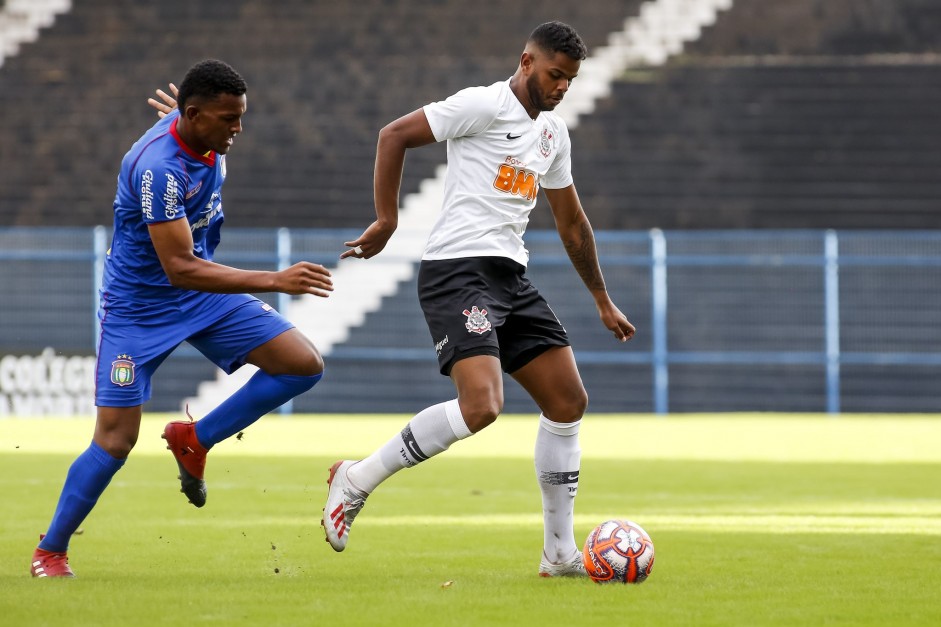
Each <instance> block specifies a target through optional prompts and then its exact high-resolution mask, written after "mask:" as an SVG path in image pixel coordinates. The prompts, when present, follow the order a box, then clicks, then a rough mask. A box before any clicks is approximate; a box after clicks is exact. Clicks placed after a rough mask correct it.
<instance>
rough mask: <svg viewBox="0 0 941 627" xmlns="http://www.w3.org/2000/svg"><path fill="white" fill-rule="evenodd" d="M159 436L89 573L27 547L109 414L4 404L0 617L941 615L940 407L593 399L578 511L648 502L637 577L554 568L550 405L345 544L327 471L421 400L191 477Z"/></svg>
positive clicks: (629, 510)
mask: <svg viewBox="0 0 941 627" xmlns="http://www.w3.org/2000/svg"><path fill="white" fill-rule="evenodd" d="M166 420H167V417H166V416H152V417H148V418H147V419H145V422H144V425H143V427H142V430H141V439H140V442H139V443H138V447H137V449H135V451H134V453H133V454H132V455H131V458H130V460H129V461H128V463H127V464H126V465H125V467H124V469H123V470H121V472H120V473H119V474H118V475H117V476H116V477H115V480H114V481H113V482H112V484H111V486H110V487H109V488H108V490H107V491H106V492H105V494H104V496H103V497H102V500H101V501H100V503H99V505H98V507H97V508H96V509H95V511H93V512H92V514H91V515H90V516H89V518H88V519H87V520H86V521H85V523H84V524H83V526H82V527H83V529H82V531H83V533H82V534H81V535H76V536H75V537H74V538H73V540H72V544H71V548H70V558H71V564H72V567H73V569H74V570H75V571H76V573H77V575H78V578H77V579H75V580H36V579H32V578H30V576H29V574H28V564H29V558H30V555H31V553H32V550H33V548H34V546H35V544H36V541H37V539H38V536H37V534H38V533H39V532H40V531H44V530H45V528H46V526H47V525H48V522H49V517H50V516H51V513H52V510H53V509H54V507H55V501H56V499H57V497H58V493H59V490H60V488H61V486H62V481H63V479H64V477H65V473H66V471H67V469H68V466H69V464H70V463H71V461H72V460H73V459H74V457H75V456H76V455H77V454H78V453H79V452H80V451H81V450H83V449H84V447H85V446H86V445H87V443H88V441H89V440H90V437H91V431H92V422H91V421H90V420H8V419H4V420H0V484H2V491H0V493H2V509H0V624H3V625H11V626H19V625H57V626H60V625H183V624H187V625H188V624H218V625H343V626H347V625H594V626H606V625H615V624H625V623H627V624H630V623H635V622H637V623H641V624H645V625H695V626H700V625H723V626H725V625H748V626H753V625H880V626H885V625H906V626H908V625H933V626H934V625H938V624H941V417H938V416H934V417H931V416H915V417H913V416H863V417H849V416H844V417H840V418H830V417H824V416H778V415H750V416H745V415H732V416H718V415H704V416H671V417H669V418H655V417H646V416H626V417H625V416H622V417H615V416H600V415H594V416H589V417H588V418H587V419H586V420H585V421H584V423H583V426H582V435H581V443H582V450H583V460H582V474H581V484H580V489H579V496H578V501H577V505H576V527H577V528H576V532H577V536H578V537H579V538H580V539H581V538H584V537H585V536H586V535H587V534H588V531H589V530H590V529H591V528H592V527H593V526H594V525H595V524H597V523H599V522H601V521H603V520H605V519H607V518H614V517H623V518H630V519H632V520H634V521H636V522H638V523H640V524H641V525H643V526H644V528H645V529H646V530H647V531H648V532H649V533H650V535H651V536H652V537H653V540H654V543H655V546H656V551H657V559H656V565H655V568H654V571H653V573H652V575H651V577H650V579H649V580H648V581H647V582H646V583H644V584H642V585H639V586H624V585H607V586H600V585H596V584H593V583H592V582H590V581H588V580H555V579H542V578H539V577H537V576H536V571H537V568H538V562H539V555H540V549H541V546H542V527H541V525H542V522H541V514H540V511H541V509H540V501H539V491H538V488H537V485H536V480H535V477H534V472H533V464H532V448H533V443H534V440H535V430H536V420H535V417H532V416H525V417H518V416H504V417H503V418H501V419H500V420H499V421H498V422H497V423H496V424H495V425H494V426H492V427H491V428H489V429H488V430H486V431H484V432H483V433H481V434H479V435H478V436H476V437H474V438H471V439H469V440H465V441H463V442H459V443H458V444H456V445H455V446H454V447H452V449H451V450H450V451H449V452H448V453H446V454H444V455H443V456H441V457H439V458H436V459H434V460H431V461H429V462H426V463H425V464H423V465H422V466H419V467H418V468H415V469H411V470H407V471H404V472H401V473H399V474H398V475H396V476H395V477H394V478H392V479H391V480H390V481H389V482H387V483H386V484H385V485H383V486H382V487H381V488H380V489H379V490H378V491H377V492H376V493H375V494H373V495H372V496H371V497H370V499H369V502H368V503H367V506H366V508H365V509H364V510H363V513H362V514H361V515H360V517H359V518H358V519H357V521H356V525H355V529H354V530H353V534H352V539H351V540H350V545H349V547H348V548H347V550H346V551H345V552H344V553H341V554H337V553H334V552H333V551H332V550H331V549H330V547H329V546H328V545H327V544H326V543H325V542H324V540H323V533H322V531H321V528H320V525H319V519H320V513H321V508H322V506H323V499H324V497H325V495H326V483H325V481H326V476H327V472H326V469H327V467H328V466H329V464H330V463H332V462H333V461H334V460H335V459H338V458H340V457H361V456H363V455H364V454H366V453H368V452H370V451H371V450H372V449H373V448H374V447H375V446H377V445H379V444H380V443H381V442H383V441H385V440H386V439H387V438H388V437H390V436H391V435H392V434H394V433H396V432H397V430H398V429H399V428H400V427H401V425H402V424H403V423H404V420H405V417H402V416H398V417H378V416H362V417H344V416H311V417H304V418H291V419H284V418H280V417H276V416H269V417H267V418H265V419H264V420H262V421H261V422H259V423H258V424H256V425H254V426H253V427H251V428H250V429H248V430H247V431H246V432H245V434H244V437H243V438H242V439H241V440H235V439H232V440H230V441H227V442H225V443H223V444H221V445H219V446H218V447H216V448H215V449H214V450H213V452H212V454H211V455H210V458H209V464H208V467H207V482H208V484H209V501H208V503H207V505H206V507H205V508H203V509H201V510H197V509H196V508H194V507H193V506H191V505H189V504H188V503H186V501H185V499H184V497H183V495H182V494H180V493H179V491H178V490H179V485H178V482H177V480H176V466H175V464H174V462H173V461H172V458H171V456H170V454H169V453H168V452H167V451H166V450H164V448H163V446H162V445H163V441H162V440H160V438H159V434H160V432H161V430H162V427H163V424H164V423H165V422H166Z"/></svg>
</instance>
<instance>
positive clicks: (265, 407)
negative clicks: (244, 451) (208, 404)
mask: <svg viewBox="0 0 941 627" xmlns="http://www.w3.org/2000/svg"><path fill="white" fill-rule="evenodd" d="M322 376H323V373H322V372H321V373H320V374H315V375H313V376H309V377H303V376H297V375H289V374H276V375H270V374H268V373H266V372H264V371H262V370H259V371H258V372H256V373H255V374H254V375H252V378H251V379H249V380H248V383H246V384H245V385H243V386H242V387H241V388H240V389H239V390H238V391H237V392H236V393H235V394H233V395H232V396H230V397H229V398H227V399H225V401H223V403H222V404H221V405H219V406H218V407H216V408H215V409H213V410H212V411H211V412H209V413H208V414H206V416H205V417H204V418H203V419H202V420H199V421H197V422H196V439H197V440H199V443H200V444H202V445H203V446H204V447H205V448H207V449H210V448H212V447H213V446H214V445H216V444H218V443H219V442H221V441H223V440H224V439H226V438H228V437H231V436H233V435H235V434H236V433H238V432H239V431H241V430H242V429H244V428H245V427H247V426H249V425H251V424H253V423H254V422H255V421H256V420H258V419H259V418H261V417H262V416H264V415H265V414H267V413H268V412H270V411H272V410H274V409H277V408H278V407H280V406H281V405H284V404H285V403H286V402H288V401H289V400H291V399H292V398H294V397H295V396H297V395H299V394H303V393H304V392H306V391H307V390H309V389H310V388H312V387H314V384H315V383H317V382H318V381H320V378H321V377H322Z"/></svg>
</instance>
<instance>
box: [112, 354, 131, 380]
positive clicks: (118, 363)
mask: <svg viewBox="0 0 941 627" xmlns="http://www.w3.org/2000/svg"><path fill="white" fill-rule="evenodd" d="M111 383H113V384H115V385H119V386H121V387H125V386H128V385H131V384H132V383H134V362H133V361H131V356H130V355H118V358H117V359H115V360H114V361H112V362H111Z"/></svg>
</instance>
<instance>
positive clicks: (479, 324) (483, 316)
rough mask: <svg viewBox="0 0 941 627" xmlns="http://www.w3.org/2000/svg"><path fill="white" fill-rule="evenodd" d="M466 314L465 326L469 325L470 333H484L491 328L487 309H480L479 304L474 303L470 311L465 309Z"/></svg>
mask: <svg viewBox="0 0 941 627" xmlns="http://www.w3.org/2000/svg"><path fill="white" fill-rule="evenodd" d="M464 315H465V316H467V322H465V323H464V326H465V327H467V332H468V333H476V334H478V335H482V334H484V333H486V332H487V331H489V330H490V321H489V320H487V310H486V309H478V308H477V305H474V306H473V307H471V308H470V311H467V310H466V309H465V310H464Z"/></svg>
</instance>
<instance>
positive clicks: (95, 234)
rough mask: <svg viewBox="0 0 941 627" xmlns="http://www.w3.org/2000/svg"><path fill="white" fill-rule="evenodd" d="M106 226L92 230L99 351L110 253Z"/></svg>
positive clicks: (94, 314) (93, 300)
mask: <svg viewBox="0 0 941 627" xmlns="http://www.w3.org/2000/svg"><path fill="white" fill-rule="evenodd" d="M107 235H108V234H107V230H106V229H105V227H103V226H101V225H98V226H96V227H95V228H94V230H93V231H92V247H93V252H92V295H91V309H92V316H91V320H92V325H93V326H94V335H95V352H96V353H97V352H98V341H99V340H100V339H101V325H99V324H98V304H99V300H100V299H101V296H100V295H101V288H102V285H103V283H104V278H105V255H107V254H108V239H107Z"/></svg>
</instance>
